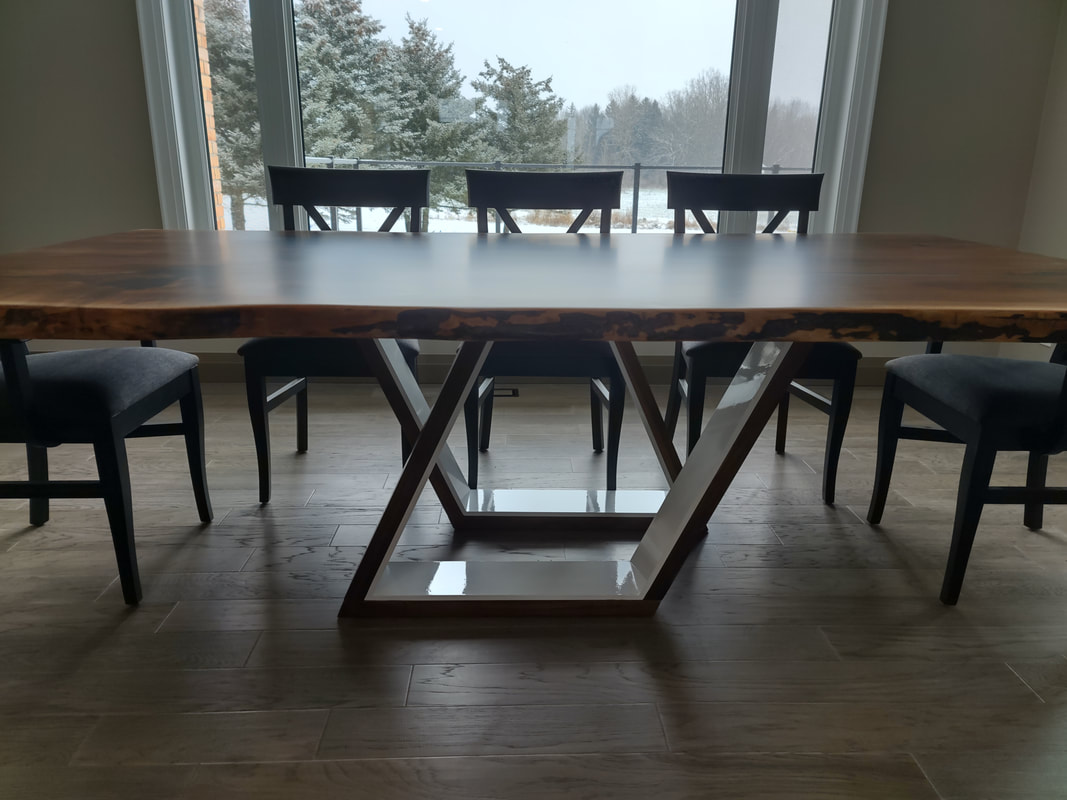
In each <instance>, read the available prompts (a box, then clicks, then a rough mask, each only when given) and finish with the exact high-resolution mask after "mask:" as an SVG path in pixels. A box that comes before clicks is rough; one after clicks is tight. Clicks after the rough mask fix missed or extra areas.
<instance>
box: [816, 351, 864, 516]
mask: <svg viewBox="0 0 1067 800" xmlns="http://www.w3.org/2000/svg"><path fill="white" fill-rule="evenodd" d="M855 388H856V368H855V364H854V363H853V367H852V369H851V370H849V372H848V374H847V375H841V376H838V377H837V379H836V380H834V389H833V394H831V395H830V422H829V424H828V425H827V427H826V452H825V453H824V455H823V467H822V499H823V502H824V503H826V504H827V505H828V506H832V505H833V504H834V495H835V492H836V489H837V462H838V461H840V460H841V446H842V445H843V444H844V442H845V428H846V427H847V426H848V415H849V413H850V412H851V411H852V392H853V390H854V389H855Z"/></svg>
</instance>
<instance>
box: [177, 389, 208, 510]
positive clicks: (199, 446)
mask: <svg viewBox="0 0 1067 800" xmlns="http://www.w3.org/2000/svg"><path fill="white" fill-rule="evenodd" d="M191 382H192V387H191V389H190V390H189V392H188V393H187V394H185V395H184V396H182V398H181V400H179V401H178V402H179V405H180V407H181V412H182V428H184V430H185V454H186V456H188V458H189V476H190V477H191V478H192V481H193V496H194V497H195V498H196V510H197V513H198V514H199V515H200V521H201V522H211V518H212V517H213V516H214V513H213V512H212V510H211V497H210V496H209V495H208V491H207V454H206V452H205V449H204V402H203V398H202V396H201V394H200V376H199V375H198V374H197V372H196V370H193V372H192V375H191Z"/></svg>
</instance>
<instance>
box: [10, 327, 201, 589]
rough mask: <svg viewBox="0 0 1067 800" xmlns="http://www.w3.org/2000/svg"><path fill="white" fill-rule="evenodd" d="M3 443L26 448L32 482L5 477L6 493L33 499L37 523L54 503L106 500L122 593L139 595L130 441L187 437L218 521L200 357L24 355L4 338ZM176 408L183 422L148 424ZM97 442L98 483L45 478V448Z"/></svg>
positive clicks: (165, 353)
mask: <svg viewBox="0 0 1067 800" xmlns="http://www.w3.org/2000/svg"><path fill="white" fill-rule="evenodd" d="M0 363H2V366H3V374H2V375H0V442H16V443H25V445H26V462H27V467H28V472H29V480H28V481H0V497H3V498H12V497H17V498H29V501H30V524H31V525H44V524H45V523H46V522H47V521H48V500H49V498H52V497H57V498H64V497H102V498H103V499H104V506H105V507H106V509H107V517H108V522H109V524H110V527H111V539H112V542H113V544H114V546H115V557H116V559H117V561H118V568H119V579H120V581H121V584H122V597H123V599H124V600H125V601H126V602H127V603H130V604H134V603H137V602H138V601H139V600H140V599H141V580H140V577H139V575H138V571H137V554H136V550H135V548H134V536H133V506H132V502H131V498H130V470H129V466H128V464H127V460H126V439H128V438H131V437H143V436H178V435H181V436H184V437H185V449H186V454H187V456H188V460H189V471H190V473H191V475H192V479H193V494H194V496H195V498H196V508H197V512H198V513H199V515H200V520H201V521H202V522H210V521H211V516H212V512H211V502H210V500H209V498H208V490H207V473H206V470H205V461H204V412H203V408H202V406H201V400H200V378H199V374H198V371H197V358H196V356H193V355H189V354H188V353H180V352H178V351H176V350H165V349H163V348H156V347H117V348H110V349H106V350H72V351H66V352H57V353H41V354H38V355H32V356H27V355H26V345H25V343H23V342H19V341H10V340H8V341H0ZM175 402H178V403H179V404H180V406H181V420H182V421H181V422H177V423H152V424H145V423H147V422H148V420H150V419H151V418H152V417H154V416H156V414H158V413H159V412H160V411H162V410H163V409H165V408H166V407H167V406H169V405H171V404H173V403H175ZM75 442H81V443H88V444H92V446H93V451H94V453H95V454H96V468H97V472H98V474H99V478H100V479H99V480H97V481H80V480H79V481H55V480H49V479H48V448H49V447H55V446H57V445H60V444H70V443H75Z"/></svg>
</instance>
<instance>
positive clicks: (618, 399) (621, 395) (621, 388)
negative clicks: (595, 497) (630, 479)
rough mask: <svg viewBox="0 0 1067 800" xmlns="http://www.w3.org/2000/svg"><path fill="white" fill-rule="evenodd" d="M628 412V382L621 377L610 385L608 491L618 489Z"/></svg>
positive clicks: (614, 379)
mask: <svg viewBox="0 0 1067 800" xmlns="http://www.w3.org/2000/svg"><path fill="white" fill-rule="evenodd" d="M625 410H626V381H625V380H623V378H622V376H621V375H618V376H615V377H613V378H612V379H611V380H610V382H609V384H608V459H607V460H608V465H607V466H608V491H609V492H613V491H615V489H616V488H617V484H618V480H619V444H620V443H621V442H622V414H623V411H625Z"/></svg>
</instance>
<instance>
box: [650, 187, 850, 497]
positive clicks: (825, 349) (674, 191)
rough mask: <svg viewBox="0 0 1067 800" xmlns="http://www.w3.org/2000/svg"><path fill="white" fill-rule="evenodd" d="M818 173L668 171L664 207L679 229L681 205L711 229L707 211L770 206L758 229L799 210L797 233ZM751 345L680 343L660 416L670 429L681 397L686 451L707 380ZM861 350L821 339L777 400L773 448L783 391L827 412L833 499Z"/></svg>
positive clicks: (726, 372) (782, 417)
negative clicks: (817, 385)
mask: <svg viewBox="0 0 1067 800" xmlns="http://www.w3.org/2000/svg"><path fill="white" fill-rule="evenodd" d="M822 178H823V176H822V175H819V174H815V175H811V174H800V175H722V174H709V173H694V172H673V171H668V172H667V207H668V208H670V209H673V210H674V232H675V233H676V234H683V233H685V221H686V212H687V211H688V212H689V213H691V214H692V215H693V218H694V219H695V220H696V221H697V224H698V225H699V226H700V230H701V231H702V232H703V233H715V227H714V226H713V225H712V223H711V221H710V220H709V219H708V216H707V214H705V211H708V210H715V211H720V212H721V211H770V212H774V213H773V214H772V215H771V217H770V219H769V221H768V222H767V224H766V226H764V228H763V230H762V232H763V233H773V232H774V231H775V230H777V228H778V226H779V225H781V223H782V222H783V221H784V220H785V218H786V216H787V215H788V214H789V213H790V212H794V211H795V212H797V216H798V219H797V234H798V235H801V236H803V235H805V234H807V232H808V221H809V218H810V215H811V212H812V211H817V210H818V208H819V193H820V189H821V187H822ZM750 347H751V345H750V344H749V343H747V342H678V343H676V345H675V353H674V370H673V374H672V376H671V383H670V388H669V390H668V395H667V409H666V413H665V422H666V424H667V430H668V431H669V432H670V433H671V435H673V434H674V429H675V427H676V426H677V424H678V415H679V411H680V409H681V405H682V401H683V399H684V400H685V407H686V425H687V430H686V451H687V452H691V451H692V450H693V447H695V446H696V443H697V439H699V438H700V431H701V428H702V423H703V418H704V397H705V385H706V382H707V380H708V379H709V378H726V379H729V378H732V377H733V376H734V374H736V372H737V369H738V367H739V366H740V365H741V362H742V361H744V359H745V355H746V354H747V353H748V350H749V348H750ZM859 358H860V352H859V350H857V349H856V348H855V347H853V346H852V345H850V344H847V343H844V342H820V343H819V344H816V345H815V346H814V348H812V351H811V354H810V355H809V356H808V359H807V360H806V361H805V362H804V366H803V367H802V368H801V371H800V374H799V375H798V376H797V380H796V381H794V382H793V383H792V384H791V385H790V387H789V394H786V395H785V396H784V397H783V398H782V401H781V403H780V404H779V406H778V428H777V435H776V437H775V451H776V452H778V453H783V452H785V442H786V430H787V425H788V420H789V397H790V395H793V396H795V397H798V398H800V399H801V400H803V401H804V402H806V403H808V404H810V405H812V406H814V407H815V408H817V409H819V410H820V411H823V412H825V413H826V414H828V415H829V417H830V420H829V425H828V426H827V432H826V450H825V453H824V456H823V477H822V496H823V501H824V502H826V503H833V502H834V493H835V487H836V483H837V464H838V461H839V460H840V457H841V445H842V442H843V441H844V437H845V426H846V425H847V424H848V414H849V411H850V410H851V408H852V393H853V389H854V388H855V385H856V365H857V362H858V361H859ZM801 380H821V381H825V380H830V381H832V382H833V388H832V390H831V394H830V397H828V398H827V397H824V396H823V395H822V394H820V393H818V392H815V391H813V390H812V389H810V388H808V387H807V386H804V385H802V384H801V383H799V381H801Z"/></svg>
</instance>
